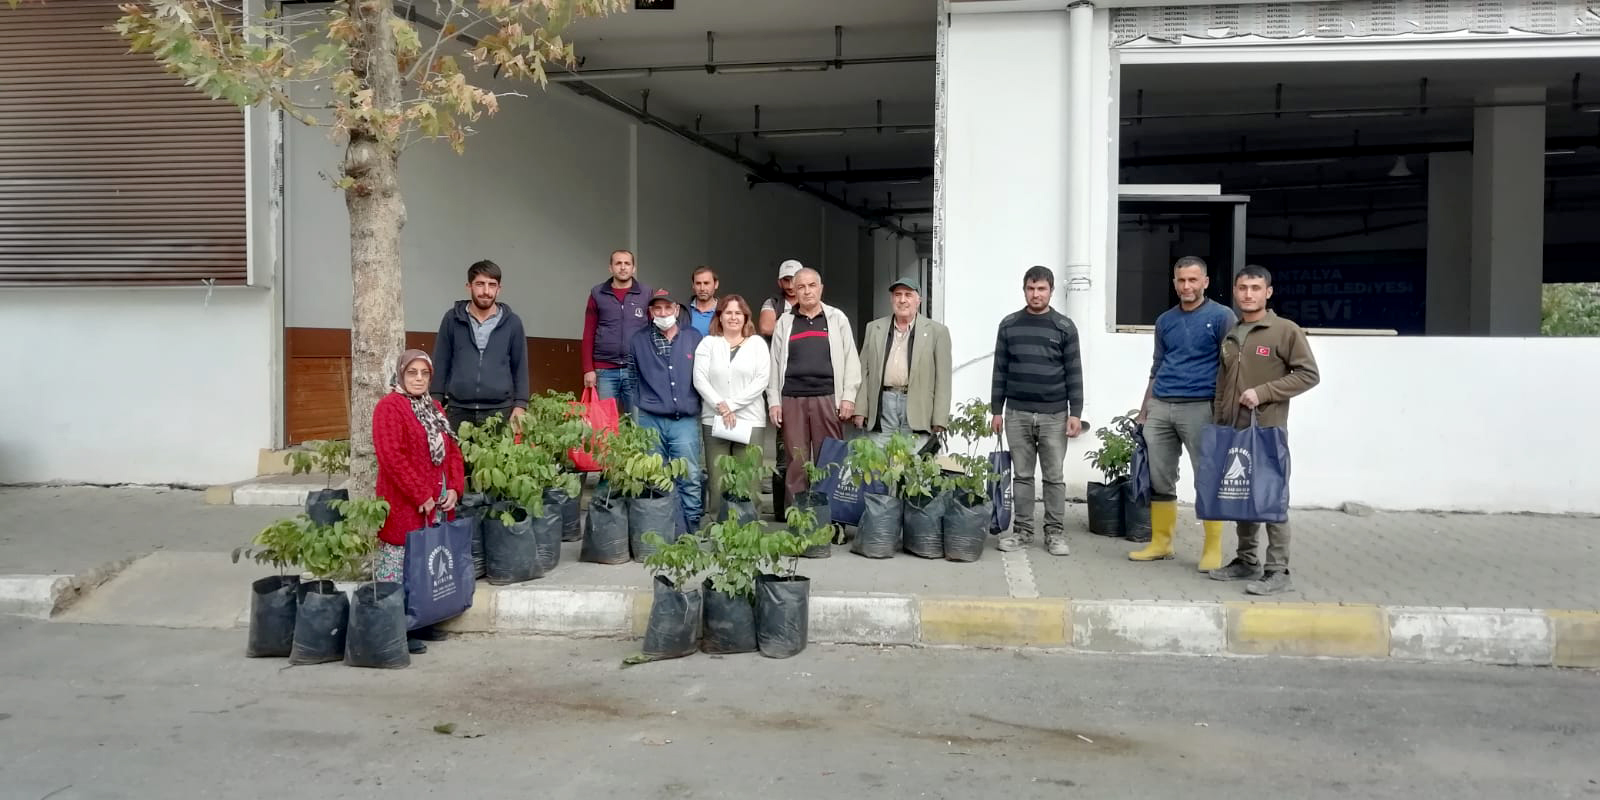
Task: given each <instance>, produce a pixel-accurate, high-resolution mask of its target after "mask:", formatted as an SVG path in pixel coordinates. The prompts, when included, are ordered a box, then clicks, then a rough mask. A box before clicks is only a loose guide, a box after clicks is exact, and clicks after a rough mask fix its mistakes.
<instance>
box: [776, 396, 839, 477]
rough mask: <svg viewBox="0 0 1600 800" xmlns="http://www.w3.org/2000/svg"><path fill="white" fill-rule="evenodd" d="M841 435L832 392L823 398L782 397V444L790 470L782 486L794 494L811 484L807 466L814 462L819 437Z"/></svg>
mask: <svg viewBox="0 0 1600 800" xmlns="http://www.w3.org/2000/svg"><path fill="white" fill-rule="evenodd" d="M829 437H832V438H834V439H843V438H844V426H843V424H842V423H841V422H840V421H839V410H838V408H837V407H836V406H834V404H833V395H826V396H823V397H790V396H788V395H784V397H783V445H784V449H786V450H787V451H788V452H789V469H788V472H786V473H785V475H784V486H785V487H787V488H788V490H789V496H790V497H794V496H795V495H798V494H800V493H802V492H804V491H806V490H807V489H808V488H809V486H810V481H808V480H807V479H806V465H807V464H812V463H816V460H817V455H818V454H819V453H821V451H822V440H823V439H827V438H829Z"/></svg>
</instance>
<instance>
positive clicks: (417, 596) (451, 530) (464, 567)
mask: <svg viewBox="0 0 1600 800" xmlns="http://www.w3.org/2000/svg"><path fill="white" fill-rule="evenodd" d="M472 575H473V564H472V520H470V519H467V518H465V517H456V518H455V519H452V520H440V521H438V522H437V523H436V524H434V525H430V526H428V527H426V528H423V529H422V530H417V531H412V532H410V533H408V534H406V566H405V574H404V575H402V576H401V580H402V581H403V585H404V587H405V591H406V630H416V629H417V628H421V627H424V626H427V625H432V624H434V623H436V622H443V621H445V620H447V619H450V618H451V617H457V616H460V615H461V614H462V613H464V612H465V611H466V610H467V609H469V608H472V592H473V590H474V589H475V588H476V587H475V586H474V584H473V580H472Z"/></svg>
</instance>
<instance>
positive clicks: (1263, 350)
mask: <svg viewBox="0 0 1600 800" xmlns="http://www.w3.org/2000/svg"><path fill="white" fill-rule="evenodd" d="M1256 355H1258V356H1270V355H1272V348H1270V347H1257V348H1256Z"/></svg>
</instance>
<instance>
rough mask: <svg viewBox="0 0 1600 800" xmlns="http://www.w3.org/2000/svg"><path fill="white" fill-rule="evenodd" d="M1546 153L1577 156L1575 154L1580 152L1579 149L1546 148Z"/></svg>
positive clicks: (1548, 154)
mask: <svg viewBox="0 0 1600 800" xmlns="http://www.w3.org/2000/svg"><path fill="white" fill-rule="evenodd" d="M1544 154H1545V155H1547V156H1575V155H1577V154H1578V151H1576V150H1546V151H1544Z"/></svg>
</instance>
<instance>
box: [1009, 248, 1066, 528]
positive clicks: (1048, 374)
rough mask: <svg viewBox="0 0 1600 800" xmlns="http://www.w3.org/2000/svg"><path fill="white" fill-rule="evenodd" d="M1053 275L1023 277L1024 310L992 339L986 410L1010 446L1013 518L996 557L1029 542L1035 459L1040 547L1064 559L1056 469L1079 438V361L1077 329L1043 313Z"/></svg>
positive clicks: (1062, 481)
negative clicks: (1039, 497)
mask: <svg viewBox="0 0 1600 800" xmlns="http://www.w3.org/2000/svg"><path fill="white" fill-rule="evenodd" d="M1055 286H1056V276H1055V273H1052V272H1051V271H1050V270H1049V269H1047V268H1045V267H1030V268H1029V269H1028V271H1027V272H1026V273H1025V274H1023V276H1022V296H1023V299H1024V300H1025V301H1026V302H1027V306H1026V307H1025V308H1023V309H1022V310H1021V311H1018V312H1016V313H1014V314H1012V315H1010V316H1008V317H1006V318H1005V319H1003V320H1001V321H1000V330H999V331H998V332H997V333H996V335H995V343H994V377H993V387H992V394H991V396H990V401H989V409H990V411H991V413H993V414H994V420H993V425H994V432H995V433H999V432H1001V431H1002V430H1003V431H1005V434H1006V439H1007V440H1008V444H1010V446H1011V466H1012V481H1011V487H1012V493H1013V496H1014V501H1013V502H1014V504H1015V509H1016V513H1015V514H1014V515H1013V516H1012V522H1011V532H1010V533H1009V534H1007V535H1006V536H1005V537H1004V538H1002V539H1001V540H1000V543H999V547H1000V549H1001V550H1008V551H1009V550H1020V549H1022V548H1024V547H1027V546H1028V544H1029V543H1031V542H1032V541H1033V497H1034V488H1033V475H1034V468H1035V459H1037V466H1038V470H1039V472H1041V473H1043V474H1042V475H1041V478H1042V481H1041V482H1042V483H1043V484H1044V546H1045V550H1046V551H1048V552H1049V553H1050V555H1053V556H1064V555H1067V554H1068V553H1069V552H1070V550H1069V549H1068V547H1067V532H1066V528H1065V524H1064V523H1065V519H1066V515H1067V483H1066V477H1065V467H1064V465H1063V462H1064V461H1065V459H1066V457H1067V440H1068V439H1073V438H1076V437H1077V436H1078V434H1079V433H1082V432H1083V421H1082V419H1081V417H1082V415H1083V360H1082V358H1081V356H1080V355H1079V352H1078V328H1077V326H1075V325H1073V324H1072V320H1070V319H1067V318H1066V316H1065V315H1063V314H1062V313H1061V312H1059V311H1056V310H1055V309H1053V308H1051V307H1050V295H1051V293H1052V292H1054V291H1055Z"/></svg>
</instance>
